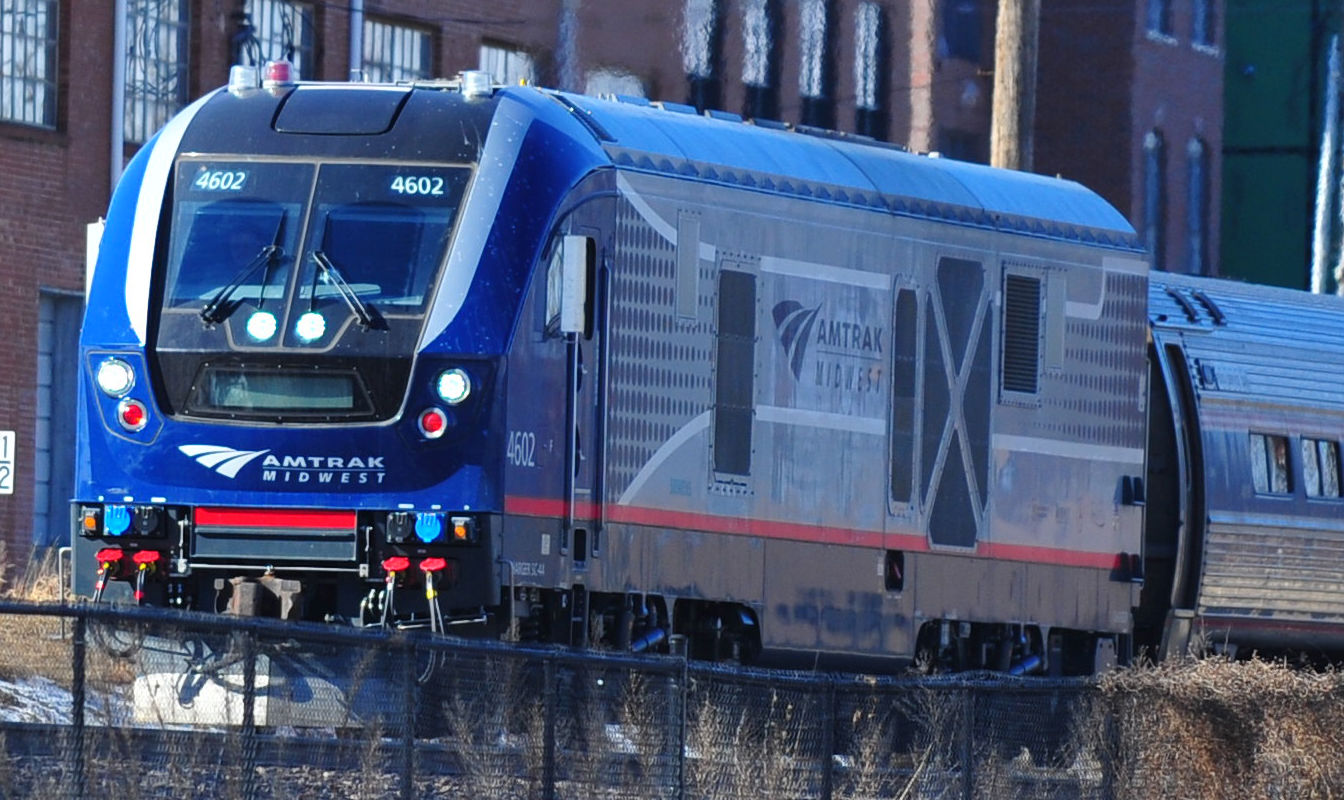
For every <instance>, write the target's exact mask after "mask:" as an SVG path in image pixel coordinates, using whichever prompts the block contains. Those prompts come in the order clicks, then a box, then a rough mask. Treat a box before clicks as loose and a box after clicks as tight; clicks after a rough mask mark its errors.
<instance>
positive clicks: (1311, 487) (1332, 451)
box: [1302, 437, 1340, 497]
mask: <svg viewBox="0 0 1344 800" xmlns="http://www.w3.org/2000/svg"><path fill="white" fill-rule="evenodd" d="M1302 484H1303V488H1305V489H1306V490H1307V497H1339V496H1340V494H1339V443H1338V442H1334V441H1329V440H1326V439H1308V438H1306V437H1303V439H1302Z"/></svg>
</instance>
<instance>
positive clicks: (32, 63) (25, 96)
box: [0, 0, 57, 128]
mask: <svg viewBox="0 0 1344 800" xmlns="http://www.w3.org/2000/svg"><path fill="white" fill-rule="evenodd" d="M56 23H57V13H56V2H55V0H3V3H0V119H5V120H8V121H10V122H22V123H24V124H25V125H40V126H42V127H44V128H54V127H56Z"/></svg>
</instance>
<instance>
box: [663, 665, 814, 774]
mask: <svg viewBox="0 0 1344 800" xmlns="http://www.w3.org/2000/svg"><path fill="white" fill-rule="evenodd" d="M764 694H765V695H766V696H764V697H753V696H752V695H751V693H748V692H745V691H743V687H741V686H736V687H734V686H712V685H711V686H709V687H707V691H705V692H704V693H703V695H702V697H701V698H700V699H699V702H698V703H697V704H696V705H695V707H694V708H692V709H691V711H692V713H691V714H690V719H689V720H688V723H687V731H686V753H687V764H686V784H687V790H688V791H687V794H688V796H693V797H713V798H739V797H752V798H757V797H808V796H812V795H814V794H815V790H814V789H813V787H811V785H810V783H811V782H810V780H809V776H810V774H814V773H815V772H816V771H817V770H818V769H819V766H820V765H817V764H816V763H815V761H816V758H817V757H818V756H817V754H816V753H814V752H813V750H814V749H815V748H814V747H811V746H809V744H810V743H809V742H808V741H807V740H808V739H809V737H810V733H812V732H809V730H808V729H809V728H811V727H813V725H814V721H815V720H816V719H817V718H818V717H817V715H816V714H813V713H808V712H809V711H811V710H812V709H808V708H804V707H803V706H802V705H801V704H800V701H799V700H798V699H797V698H794V697H792V696H790V695H789V694H787V693H784V692H782V691H780V690H777V689H766V690H764ZM826 757H827V758H829V754H827V755H826Z"/></svg>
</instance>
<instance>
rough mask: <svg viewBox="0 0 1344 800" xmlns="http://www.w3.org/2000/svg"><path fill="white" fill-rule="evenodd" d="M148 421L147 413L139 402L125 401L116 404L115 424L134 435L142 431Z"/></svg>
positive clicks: (143, 405)
mask: <svg viewBox="0 0 1344 800" xmlns="http://www.w3.org/2000/svg"><path fill="white" fill-rule="evenodd" d="M148 421H149V411H148V410H146V409H145V404H144V403H142V402H140V401H139V400H131V399H126V400H122V401H121V402H120V403H118V404H117V422H118V423H120V424H121V427H123V428H125V429H126V430H128V431H130V432H132V433H134V432H136V431H139V430H142V429H143V428H144V427H145V423H146V422H148Z"/></svg>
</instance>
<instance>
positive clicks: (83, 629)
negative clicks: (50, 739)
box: [66, 610, 89, 800]
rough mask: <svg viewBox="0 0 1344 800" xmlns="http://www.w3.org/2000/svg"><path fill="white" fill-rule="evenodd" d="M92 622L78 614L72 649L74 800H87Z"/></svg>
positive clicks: (71, 775)
mask: <svg viewBox="0 0 1344 800" xmlns="http://www.w3.org/2000/svg"><path fill="white" fill-rule="evenodd" d="M88 626H89V621H88V618H87V617H86V616H85V615H84V613H83V611H82V610H81V611H80V612H78V613H76V615H75V624H74V631H73V632H72V637H73V638H72V639H71V647H70V750H71V754H70V773H69V781H70V782H69V786H67V787H66V788H67V791H66V796H68V797H71V798H73V800H83V798H84V788H85V787H84V776H85V768H86V765H85V764H84V703H85V686H84V673H85V659H86V658H87V653H88V640H87V634H88Z"/></svg>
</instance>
